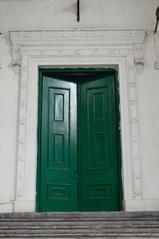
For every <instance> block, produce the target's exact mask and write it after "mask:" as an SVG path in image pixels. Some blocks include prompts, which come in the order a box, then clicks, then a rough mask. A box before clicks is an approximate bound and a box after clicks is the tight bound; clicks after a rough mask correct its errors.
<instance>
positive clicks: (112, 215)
mask: <svg viewBox="0 0 159 239" xmlns="http://www.w3.org/2000/svg"><path fill="white" fill-rule="evenodd" d="M14 218H15V219H16V218H18V219H20V218H22V219H31V218H32V219H34V218H35V219H38V218H39V219H43V218H47V219H53V218H56V219H66V218H68V219H69V218H71V219H80V218H81V219H83V218H85V219H87V218H88V219H89V218H101V219H102V218H103V219H109V220H110V219H113V220H114V219H120V218H123V219H124V218H125V219H133V218H134V219H138V218H139V219H142V218H143V219H146V218H151V219H152V218H156V219H157V218H158V219H159V212H71V213H70V212H66V213H65V212H56V213H52V212H51V213H1V214H0V220H1V219H14Z"/></svg>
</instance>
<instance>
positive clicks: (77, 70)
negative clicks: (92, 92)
mask: <svg viewBox="0 0 159 239" xmlns="http://www.w3.org/2000/svg"><path fill="white" fill-rule="evenodd" d="M38 72H39V77H38V129H37V176H36V192H37V193H36V211H37V212H40V186H41V181H40V178H41V177H40V175H41V170H40V168H41V167H40V166H41V137H42V136H41V125H42V117H41V115H42V90H43V89H42V85H43V84H42V82H43V74H44V73H52V74H54V73H58V74H59V75H60V73H70V74H74V73H89V72H90V73H105V74H107V73H109V72H112V73H114V77H115V102H116V103H115V107H116V114H117V115H116V117H117V119H116V122H117V128H116V135H117V151H118V152H117V157H118V158H117V160H118V179H119V181H118V190H119V192H118V193H119V210H120V211H121V210H123V202H122V199H123V188H122V172H121V169H122V168H121V165H122V162H121V137H120V135H121V132H120V109H119V105H120V97H119V91H118V89H119V82H118V72H117V70H115V69H112V68H107V69H106V68H101V67H99V68H84V67H82V68H71V67H70V68H63V69H61V68H45V69H43V68H39V71H38ZM55 212H56V211H55Z"/></svg>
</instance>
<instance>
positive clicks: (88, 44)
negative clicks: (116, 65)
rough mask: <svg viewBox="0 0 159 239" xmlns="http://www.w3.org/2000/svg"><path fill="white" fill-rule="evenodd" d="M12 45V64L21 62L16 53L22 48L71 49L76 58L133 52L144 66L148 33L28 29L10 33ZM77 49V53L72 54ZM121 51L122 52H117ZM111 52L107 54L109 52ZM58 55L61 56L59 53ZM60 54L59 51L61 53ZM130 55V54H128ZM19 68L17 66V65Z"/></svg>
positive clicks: (136, 62)
mask: <svg viewBox="0 0 159 239" xmlns="http://www.w3.org/2000/svg"><path fill="white" fill-rule="evenodd" d="M10 38H11V42H12V44H13V46H14V49H15V52H14V53H13V61H14V62H18V65H19V61H20V56H18V57H17V52H18V51H19V52H20V50H21V49H22V48H31V47H34V48H35V47H36V48H39V47H40V48H46V47H48V48H50V49H51V50H56V51H57V50H59V51H60V50H65V51H66V54H67V50H69V54H70V50H72V52H73V54H74V55H87V54H88V51H90V53H89V55H91V52H92V54H96V55H100V54H102V52H104V55H105V54H108V55H112V54H114V55H118V54H122V55H124V50H125V49H126V50H127V49H129V50H132V51H134V62H135V64H136V65H137V66H139V67H141V66H143V65H144V51H143V49H144V48H143V43H144V39H145V30H142V29H138V30H131V29H127V30H123V29H122V30H121V29H118V30H106V29H103V30H99V29H97V30H96V29H92V30H90V29H88V30H87V29H85V30H41V31H40V30H35V31H33V30H31V31H29V30H26V31H19V30H18V31H16V30H15V31H10ZM73 50H76V51H73ZM118 51H120V53H118ZM107 52H108V53H107ZM57 54H58V53H57ZM59 54H60V52H59ZM126 54H127V51H126ZM16 65H17V64H16Z"/></svg>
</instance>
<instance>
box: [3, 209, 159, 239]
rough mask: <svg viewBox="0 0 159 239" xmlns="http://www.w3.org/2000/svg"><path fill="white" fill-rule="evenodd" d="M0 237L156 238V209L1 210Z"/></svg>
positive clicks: (158, 219)
mask: <svg viewBox="0 0 159 239" xmlns="http://www.w3.org/2000/svg"><path fill="white" fill-rule="evenodd" d="M0 238H10V239H11V238H12V239H14V238H19V239H20V238H21V239H22V238H30V239H31V238H36V239H38V238H39V239H40V238H53V239H55V238H57V239H59V238H63V239H67V238H69V239H73V238H74V239H75V238H76V239H77V238H80V239H84V238H85V239H86V238H98V239H99V238H107V239H108V238H125V239H128V238H131V239H132V238H159V213H158V212H146V213H145V212H136V213H124V212H119V213H116V212H115V213H114V212H113V213H108V212H106V213H105V212H99V213H94V212H93V213H13V214H0Z"/></svg>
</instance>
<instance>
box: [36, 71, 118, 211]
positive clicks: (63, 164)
mask: <svg viewBox="0 0 159 239" xmlns="http://www.w3.org/2000/svg"><path fill="white" fill-rule="evenodd" d="M40 80H41V83H40V85H41V86H40V92H41V93H40V106H39V107H40V110H39V111H40V113H39V129H40V133H39V138H40V139H39V142H40V143H39V144H40V145H39V148H40V149H39V162H38V205H39V208H38V210H39V211H117V210H120V161H119V159H120V157H119V147H118V132H117V124H118V120H117V119H118V117H117V116H118V115H117V105H116V103H117V94H116V79H115V72H114V71H108V72H107V73H91V72H90V73H83V74H82V73H77V74H75V73H74V74H73V73H72V74H71V73H61V74H59V73H52V74H46V73H41V79H40Z"/></svg>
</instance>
